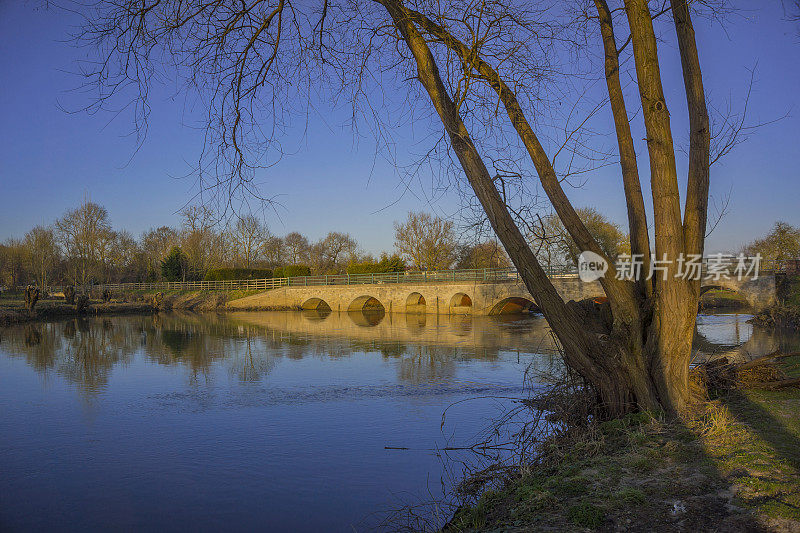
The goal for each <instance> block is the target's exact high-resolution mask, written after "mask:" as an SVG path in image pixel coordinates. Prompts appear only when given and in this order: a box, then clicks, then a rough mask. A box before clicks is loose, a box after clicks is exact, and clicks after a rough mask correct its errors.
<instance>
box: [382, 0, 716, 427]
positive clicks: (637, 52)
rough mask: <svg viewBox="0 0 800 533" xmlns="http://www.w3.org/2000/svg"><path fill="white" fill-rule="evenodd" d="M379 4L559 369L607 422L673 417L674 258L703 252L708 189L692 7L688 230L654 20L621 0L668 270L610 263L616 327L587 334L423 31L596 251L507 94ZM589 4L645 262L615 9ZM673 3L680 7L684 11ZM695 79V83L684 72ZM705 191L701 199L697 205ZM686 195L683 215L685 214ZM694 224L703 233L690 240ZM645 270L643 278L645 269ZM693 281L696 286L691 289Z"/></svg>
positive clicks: (680, 322) (677, 386)
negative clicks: (573, 378) (526, 234)
mask: <svg viewBox="0 0 800 533" xmlns="http://www.w3.org/2000/svg"><path fill="white" fill-rule="evenodd" d="M675 2H678V0H675ZM381 3H382V4H383V5H384V6H385V7H386V9H387V11H388V12H389V14H390V16H391V17H392V20H393V23H394V25H395V27H396V28H397V29H398V31H399V32H400V34H401V36H402V39H403V40H404V42H405V43H406V45H407V46H408V48H409V50H410V51H411V53H412V55H413V56H414V60H415V62H416V65H417V72H418V78H419V81H420V82H421V83H422V85H423V87H424V88H425V90H426V91H427V93H428V95H429V97H430V99H431V102H432V103H433V105H434V107H435V109H436V111H437V113H438V115H439V117H440V118H441V120H442V122H443V124H444V126H445V130H446V132H447V134H448V136H449V139H450V143H451V146H452V148H453V150H454V152H455V154H456V156H457V157H458V159H459V162H460V163H461V166H462V168H463V169H464V172H465V174H466V176H467V179H468V180H469V182H470V185H471V186H472V188H473V190H474V191H475V194H476V196H477V197H478V199H479V201H480V202H481V205H482V206H483V208H484V210H485V212H486V214H487V217H488V219H489V221H490V223H491V225H492V227H493V228H494V230H495V233H496V234H497V236H498V237H499V239H500V241H501V242H502V243H503V246H504V247H505V248H506V251H507V252H508V254H509V257H510V258H511V260H512V261H513V263H514V264H515V266H516V267H517V269H518V270H519V272H520V274H521V277H522V279H523V281H524V282H525V284H526V286H527V287H528V290H529V291H530V292H531V294H532V295H533V296H534V299H535V300H536V302H537V304H538V305H539V307H540V308H541V309H542V311H543V313H544V315H545V317H546V318H547V320H548V323H549V324H550V326H551V327H552V329H553V331H554V332H555V334H556V336H557V337H558V339H559V340H560V341H561V343H562V345H563V347H564V351H565V354H564V357H565V362H566V364H567V365H569V366H570V367H572V368H574V369H575V370H576V371H578V373H579V374H580V375H581V376H582V377H583V378H584V379H585V380H586V381H587V382H588V383H589V384H590V385H591V387H592V388H593V389H594V390H595V391H596V393H597V396H598V400H599V401H600V403H601V405H602V408H603V410H604V414H605V415H606V416H618V415H620V414H624V413H626V412H629V411H631V410H635V409H654V408H661V409H664V410H665V411H666V412H668V413H671V414H675V413H677V412H679V411H681V410H682V409H683V408H685V406H686V405H687V403H688V402H689V400H690V398H689V386H688V377H689V372H688V370H689V360H690V355H691V342H692V337H693V332H694V325H695V316H696V310H697V301H698V297H699V295H698V293H699V281H697V282H690V281H687V280H684V279H680V278H679V277H677V276H676V274H677V261H678V258H679V257H680V256H681V255H682V254H684V253H685V252H686V250H687V249H691V250H697V249H698V247H699V249H700V250H701V251H702V241H703V235H702V231H704V228H705V218H706V203H707V192H708V190H707V182H708V165H707V164H706V165H705V167H704V166H703V160H704V159H703V157H702V156H703V154H704V153H705V154H706V157H705V161H706V163H707V161H708V157H707V153H708V151H707V149H706V150H705V151H704V144H703V141H704V135H705V132H707V129H708V128H707V115H706V114H704V113H705V101H704V99H703V98H702V81H701V80H700V79H699V72H700V70H699V62H698V60H697V53H696V45H695V42H694V33H693V31H692V30H691V22H690V21H689V18H688V17H689V13H688V9H683V10H680V9H679V10H678V11H677V12H676V15H675V16H676V19H675V22H676V29H677V31H678V33H679V40H680V41H682V43H683V44H682V45H681V47H682V52H681V55H682V60H683V62H684V72H685V76H688V77H691V78H692V79H691V80H690V81H687V98H688V100H689V107H690V115H692V116H693V117H694V118H693V119H692V124H693V136H692V139H693V144H692V147H693V149H694V152H693V153H694V154H695V155H694V160H695V163H694V164H693V165H690V178H689V179H690V187H692V191H691V192H690V193H689V197H691V209H692V213H693V214H692V216H691V217H689V215H688V214H687V231H684V225H683V224H682V221H681V208H680V198H679V194H678V182H677V170H676V163H675V153H674V148H673V140H672V139H673V138H672V132H671V127H670V120H669V112H668V110H667V106H666V102H665V100H664V95H663V88H662V85H661V76H660V71H659V65H658V56H657V49H656V39H655V33H654V31H653V26H652V19H651V16H650V12H649V10H648V7H647V3H646V1H644V0H627V1H626V12H627V16H628V22H629V25H630V27H631V33H632V44H633V51H634V59H635V65H636V74H637V80H638V86H639V93H640V97H641V101H642V106H643V110H644V113H643V115H644V121H645V128H646V131H647V143H648V155H649V159H650V174H651V177H650V179H651V189H652V194H653V203H654V217H655V218H654V220H655V223H656V230H655V248H656V258H658V259H667V260H670V261H671V263H670V264H666V265H664V266H665V267H666V275H664V276H663V277H662V276H656V277H654V278H653V279H652V281H647V282H645V281H640V282H637V284H636V285H637V287H638V289H635V288H634V284H633V283H631V282H625V281H621V280H617V279H615V277H614V274H615V271H614V268H613V265H612V266H611V268H610V269H609V272H608V274H607V276H606V277H605V278H604V279H603V280H602V283H603V288H604V290H605V291H606V294H607V295H608V298H609V303H610V308H611V316H612V320H611V324H610V325H609V324H606V325H605V328H606V329H604V330H603V331H598V328H597V327H589V326H588V325H587V323H585V322H586V321H589V322H591V321H592V317H591V316H590V314H591V313H588V312H587V311H586V309H585V308H583V307H581V306H580V305H578V304H569V305H567V304H564V302H563V301H562V300H561V298H560V297H559V296H558V293H557V292H556V291H555V289H554V288H553V285H552V283H550V281H549V279H548V278H547V276H546V275H545V273H544V270H543V269H542V268H541V266H540V265H539V263H538V261H537V260H536V257H535V256H534V254H533V253H532V251H531V250H530V248H529V247H528V245H527V243H526V242H525V240H524V238H523V236H522V234H521V233H520V231H519V228H518V227H517V226H516V224H515V223H514V220H513V218H512V217H511V215H510V213H509V211H508V208H507V206H506V205H505V203H504V202H503V200H502V199H501V198H500V195H499V193H498V191H497V189H496V187H495V185H494V182H493V180H492V179H491V176H490V175H489V173H488V170H487V169H486V167H485V165H484V164H483V161H482V159H481V157H480V155H479V153H478V151H477V149H476V148H475V145H474V143H473V142H472V140H471V138H470V135H469V132H468V131H467V129H466V127H465V125H464V123H463V121H462V119H461V117H460V115H459V112H458V108H457V106H456V105H455V104H454V103H453V101H452V99H451V97H450V95H449V94H448V92H447V90H446V88H445V86H444V83H443V82H442V79H441V76H440V74H439V70H438V67H437V64H436V60H435V58H434V56H433V54H432V53H431V51H430V48H429V47H428V45H427V42H426V40H425V39H424V38H423V36H422V35H421V34H420V30H421V31H424V32H425V33H427V34H430V35H431V36H432V37H433V38H434V39H436V40H439V41H441V42H443V43H444V44H445V45H446V46H447V47H448V48H449V49H450V50H451V51H453V52H455V53H456V54H457V55H458V56H459V58H460V60H461V62H462V63H463V65H464V70H465V74H467V75H474V77H476V78H478V79H481V80H483V81H485V82H486V83H487V84H488V85H489V86H490V87H492V88H493V89H494V91H495V92H496V94H497V96H498V99H499V100H500V102H501V103H502V104H503V106H504V108H505V110H506V112H507V114H508V117H509V119H510V121H511V123H512V125H513V126H514V128H515V129H516V131H517V133H518V135H519V137H520V138H521V140H522V141H523V143H524V144H525V146H526V148H527V150H528V154H529V156H530V158H531V161H532V162H533V164H534V166H535V168H536V170H537V172H538V174H539V178H540V181H541V183H542V186H543V188H544V190H545V192H546V193H547V195H548V197H549V199H550V201H551V202H552V204H553V207H554V209H555V210H556V213H557V214H558V216H559V218H560V219H561V220H562V222H563V223H564V226H565V227H566V229H567V231H568V232H569V234H570V236H571V237H572V238H573V240H575V242H576V243H577V244H578V246H579V247H580V248H581V249H582V250H591V251H593V252H595V253H598V254H600V255H603V253H602V251H601V250H600V247H599V245H598V244H597V243H596V242H595V241H594V239H593V238H592V237H591V235H590V234H589V233H588V231H587V230H586V227H585V226H584V225H583V223H582V222H581V221H580V219H579V217H578V216H577V213H576V212H575V209H574V208H573V206H572V205H571V203H570V202H569V200H568V198H567V197H566V194H565V193H564V191H563V189H562V188H561V185H560V183H559V180H558V178H557V176H556V173H555V170H554V169H553V166H552V164H551V162H550V160H549V158H548V156H547V155H546V153H545V150H544V148H543V147H542V145H541V143H540V142H539V140H538V138H537V136H536V134H535V133H534V131H533V128H532V127H531V125H530V124H529V123H528V121H527V119H526V117H525V114H524V112H523V110H522V108H521V106H520V104H519V102H518V101H517V99H516V96H515V94H514V92H513V91H512V90H511V89H510V88H509V87H508V85H507V84H506V83H505V82H504V80H503V79H502V77H501V76H500V75H499V74H498V72H497V71H496V70H495V69H494V68H492V67H491V66H490V65H489V64H488V63H487V62H485V61H484V60H483V59H482V58H481V57H480V55H479V53H478V51H476V50H474V49H473V48H470V47H468V46H466V45H465V44H464V43H462V42H460V41H459V40H458V39H457V38H455V37H454V36H453V35H452V34H451V33H450V32H448V31H447V29H446V28H444V27H442V26H441V25H439V24H437V23H435V22H433V21H432V20H430V19H429V18H428V17H426V16H424V15H422V14H421V13H418V12H416V11H413V10H410V9H408V8H406V7H405V6H404V5H403V4H402V3H401V0H382V2H381ZM595 5H596V7H597V9H598V14H599V15H600V17H599V19H600V33H601V36H602V40H603V45H604V52H605V60H606V61H605V73H606V83H607V88H608V92H609V97H610V102H611V108H612V113H613V116H614V123H615V127H616V130H617V138H618V146H619V151H620V164H621V168H622V179H623V186H624V190H625V196H626V199H627V204H628V218H629V226H630V233H631V243H632V251H634V252H635V253H642V254H644V255H645V256H647V255H648V254H649V250H650V240H649V235H648V231H647V217H646V211H645V207H644V199H643V196H642V192H641V184H640V182H639V175H638V166H637V163H636V153H635V150H634V146H633V139H632V135H631V129H630V125H629V119H628V115H627V110H626V108H625V101H624V96H623V93H622V88H621V84H620V81H619V58H618V52H617V49H616V43H615V39H614V33H613V22H612V18H611V12H610V10H609V8H608V5H607V4H606V2H605V0H596V2H595ZM678 7H679V8H681V6H680V5H679V6H678ZM682 7H683V8H685V7H686V6H685V3H682ZM417 26H419V29H418V28H417ZM684 48H685V50H684ZM694 73H696V74H697V76H698V77H692V76H694ZM690 89H691V90H690ZM704 118H705V122H704ZM695 126H697V132H696V133H695V129H694V128H695ZM704 168H705V170H704ZM704 187H705V189H704ZM704 195H705V197H706V200H705V202H706V203H704V200H703V198H702V197H703V196H704ZM689 197H687V209H689V207H690V204H689V203H688V202H689ZM700 226H702V231H701V232H700V233H698V232H697V230H698V229H700ZM688 228H691V230H688ZM690 231H691V232H692V233H691V235H689V233H690ZM647 259H649V257H648V258H647ZM648 270H649V269H648ZM645 274H649V272H648V271H645ZM695 285H696V286H697V289H698V290H695ZM596 325H597V324H594V326H596Z"/></svg>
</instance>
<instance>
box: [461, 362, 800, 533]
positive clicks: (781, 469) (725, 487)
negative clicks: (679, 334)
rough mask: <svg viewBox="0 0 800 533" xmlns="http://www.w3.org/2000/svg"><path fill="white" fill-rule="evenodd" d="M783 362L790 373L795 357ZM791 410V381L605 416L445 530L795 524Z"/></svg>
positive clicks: (799, 422) (795, 427)
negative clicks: (684, 413)
mask: <svg viewBox="0 0 800 533" xmlns="http://www.w3.org/2000/svg"><path fill="white" fill-rule="evenodd" d="M785 367H786V370H787V371H789V372H790V374H791V375H798V374H800V358H797V359H792V360H790V361H787V362H786V365H785ZM798 414H800V389H786V390H782V391H759V390H744V391H742V390H736V391H732V392H731V393H729V394H727V395H726V396H724V397H721V398H718V399H716V400H714V401H713V402H709V403H708V404H707V405H706V406H705V408H704V410H702V411H700V412H698V414H697V415H696V416H694V417H692V418H690V419H686V420H684V421H680V422H676V421H673V422H667V421H665V420H664V419H663V418H662V417H661V416H660V415H658V414H657V415H649V414H647V413H642V414H638V415H632V416H628V417H626V418H623V419H619V420H612V421H609V422H605V423H603V424H600V425H599V427H598V428H597V429H598V431H597V432H596V434H594V435H592V436H591V438H590V442H587V441H578V442H575V443H573V444H572V445H571V446H566V447H564V449H559V446H555V447H554V448H553V450H554V453H553V458H551V459H549V460H547V461H546V462H545V463H544V464H543V465H541V466H537V467H536V468H534V469H533V471H532V472H530V473H528V474H526V475H525V476H524V477H521V478H518V479H516V480H514V481H512V482H510V483H509V484H508V485H507V486H506V487H504V488H502V489H500V490H493V491H491V492H488V493H487V494H485V495H484V496H483V497H481V499H480V500H479V502H478V503H477V504H476V505H475V506H473V507H470V508H465V509H461V510H460V511H459V513H458V514H457V516H456V517H455V519H454V520H453V521H452V522H451V524H450V529H449V530H452V531H483V530H495V529H497V530H503V529H505V528H520V529H522V530H532V531H538V530H546V531H575V530H576V529H584V530H585V529H589V530H592V529H598V528H602V529H604V530H605V529H628V530H633V531H646V530H656V531H690V530H697V531H706V530H713V529H718V528H720V527H721V526H720V524H722V525H724V527H722V529H723V530H751V529H759V528H764V527H766V528H767V529H773V528H783V529H786V530H794V529H800V416H798ZM732 489H733V490H732ZM787 524H788V525H787ZM726 528H727V529H726ZM793 528H794V529H793Z"/></svg>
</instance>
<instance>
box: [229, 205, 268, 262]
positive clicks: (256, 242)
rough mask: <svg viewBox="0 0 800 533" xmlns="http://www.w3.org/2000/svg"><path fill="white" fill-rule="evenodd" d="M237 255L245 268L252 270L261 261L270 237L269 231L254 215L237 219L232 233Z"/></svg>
mask: <svg viewBox="0 0 800 533" xmlns="http://www.w3.org/2000/svg"><path fill="white" fill-rule="evenodd" d="M231 237H232V238H233V244H234V246H235V248H236V252H237V255H238V256H239V257H240V258H241V260H242V263H243V264H244V266H245V268H250V267H251V266H252V264H253V263H254V262H255V261H258V260H259V259H260V255H261V251H262V249H263V245H264V241H265V240H267V239H268V238H269V237H270V234H269V229H267V227H266V226H265V225H264V223H263V222H261V220H259V219H258V218H257V217H255V216H254V215H252V214H251V215H245V216H242V217H238V218H237V219H236V224H235V225H234V227H233V230H232V231H231Z"/></svg>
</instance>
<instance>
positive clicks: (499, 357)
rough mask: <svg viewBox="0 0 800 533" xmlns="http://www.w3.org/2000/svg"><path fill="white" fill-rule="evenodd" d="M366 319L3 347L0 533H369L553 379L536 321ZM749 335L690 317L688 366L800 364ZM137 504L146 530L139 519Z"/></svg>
mask: <svg viewBox="0 0 800 533" xmlns="http://www.w3.org/2000/svg"><path fill="white" fill-rule="evenodd" d="M419 305H421V304H419ZM370 315H371V313H370V312H369V310H368V311H367V312H359V313H355V314H350V313H338V312H334V313H331V312H329V311H322V310H320V309H317V310H315V311H306V312H296V313H293V312H277V313H275V312H272V313H269V312H263V313H252V312H250V313H245V312H241V313H230V314H225V315H222V314H214V313H209V314H203V315H198V314H192V313H177V312H176V313H161V314H157V315H149V316H141V317H136V316H126V317H117V318H104V319H99V318H88V317H87V318H81V319H73V320H66V321H59V322H49V323H38V324H26V325H19V326H15V327H10V328H5V329H3V330H0V337H1V338H0V412H2V413H3V416H2V417H0V472H3V475H2V476H0V494H2V495H3V498H4V509H3V516H2V520H0V521H3V526H6V525H7V524H11V529H19V530H53V529H64V524H65V523H66V524H69V525H70V526H71V529H75V530H108V529H143V530H160V529H163V526H164V523H165V522H167V521H169V522H170V523H173V524H174V523H180V524H181V527H184V528H185V529H210V530H254V529H265V527H266V528H267V529H270V530H275V531H299V530H307V531H353V530H354V529H356V530H364V529H368V528H367V527H354V524H356V525H357V524H360V523H361V522H360V521H361V520H363V519H364V517H365V516H370V515H371V513H374V512H375V511H379V510H381V509H383V508H385V507H396V506H397V505H396V504H397V497H396V495H397V494H415V495H420V494H421V492H424V491H426V490H431V488H432V487H435V486H438V485H440V484H441V485H442V486H445V485H446V484H447V483H448V482H449V478H448V477H447V472H444V471H443V470H442V465H441V462H440V460H439V458H438V457H437V456H436V454H434V453H431V450H432V449H442V448H443V447H445V446H451V445H452V446H459V445H463V444H465V443H468V442H470V441H471V439H473V438H474V436H475V433H476V431H479V430H480V429H482V428H484V427H485V424H486V422H487V421H488V420H492V419H494V418H495V417H496V416H498V410H497V409H498V405H497V398H498V397H505V398H519V397H521V396H522V395H524V391H523V389H522V380H523V376H524V375H525V372H526V370H527V371H529V375H532V374H535V373H536V372H537V371H545V372H549V371H552V370H554V369H558V368H559V367H560V362H559V358H558V355H557V352H556V350H555V347H554V346H553V340H552V336H551V335H550V331H549V328H548V326H547V323H546V322H545V321H544V320H543V319H542V318H541V317H536V316H510V315H508V316H500V317H493V318H489V317H482V318H478V317H475V318H470V317H468V316H463V315H458V316H453V317H448V316H441V315H425V314H408V315H403V314H399V315H398V314H395V315H392V314H385V313H383V314H381V313H379V314H378V315H377V316H375V315H372V316H370ZM747 318H749V317H748V316H747V315H738V316H736V315H724V316H716V317H714V316H702V317H700V318H699V320H698V328H697V335H696V337H697V339H696V343H695V348H696V349H698V350H701V351H703V352H704V353H709V354H710V353H713V354H721V353H727V352H729V351H734V350H738V351H739V352H740V353H743V352H749V353H752V354H753V355H757V354H759V353H761V352H763V351H771V350H773V349H775V348H776V347H780V348H782V349H785V350H787V351H788V350H789V349H792V350H795V349H798V347H800V337H799V336H798V335H796V334H795V335H794V336H790V335H788V336H787V335H783V334H780V333H779V334H770V333H765V332H760V331H753V330H752V328H751V327H750V326H749V325H748V324H747V323H746V320H747ZM38 376H44V377H45V378H47V379H38ZM76 391H77V392H78V394H75V392H76ZM488 397H492V398H493V399H488ZM509 401H511V400H509ZM86 404H89V405H90V407H92V409H89V410H87V409H85V408H84V407H85V406H86ZM76 406H80V407H78V408H76ZM450 406H452V408H451V409H449V410H448V416H447V425H446V426H442V413H443V411H444V410H445V409H447V408H448V407H450ZM87 412H89V414H90V415H91V416H86V414H87ZM387 445H393V446H398V445H399V446H407V447H409V450H407V451H404V452H402V453H398V452H397V451H387V450H386V449H385V446H387ZM53 493H57V494H58V497H57V498H52V497H50V495H51V494H53ZM220 494H224V495H225V497H224V498H220V497H219V495H220ZM42 495H46V496H44V498H46V500H47V506H48V507H47V509H48V512H46V513H45V512H42V500H43V496H42ZM131 501H135V502H136V506H137V509H139V508H141V509H148V510H156V511H154V512H148V513H132V512H131V509H132V506H131V505H132V504H131ZM98 502H100V504H98ZM382 506H383V507H382ZM158 510H164V511H163V512H159V511H158ZM265 524H268V525H267V526H265ZM0 529H2V527H0Z"/></svg>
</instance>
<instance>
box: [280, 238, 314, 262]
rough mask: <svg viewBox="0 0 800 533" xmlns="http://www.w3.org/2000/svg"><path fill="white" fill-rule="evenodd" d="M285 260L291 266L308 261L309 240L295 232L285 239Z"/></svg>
mask: <svg viewBox="0 0 800 533" xmlns="http://www.w3.org/2000/svg"><path fill="white" fill-rule="evenodd" d="M283 248H284V253H285V256H284V258H285V259H286V261H287V262H288V263H289V264H290V265H299V264H301V263H305V262H306V261H308V251H309V248H310V245H309V244H308V238H307V237H306V236H305V235H303V234H301V233H298V232H296V231H293V232H291V233H289V234H287V235H286V237H284V238H283Z"/></svg>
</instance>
